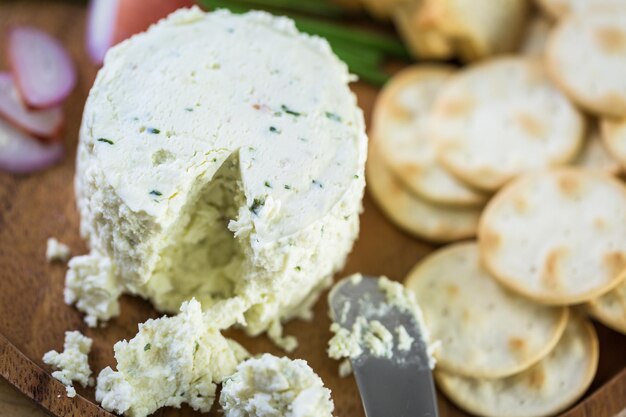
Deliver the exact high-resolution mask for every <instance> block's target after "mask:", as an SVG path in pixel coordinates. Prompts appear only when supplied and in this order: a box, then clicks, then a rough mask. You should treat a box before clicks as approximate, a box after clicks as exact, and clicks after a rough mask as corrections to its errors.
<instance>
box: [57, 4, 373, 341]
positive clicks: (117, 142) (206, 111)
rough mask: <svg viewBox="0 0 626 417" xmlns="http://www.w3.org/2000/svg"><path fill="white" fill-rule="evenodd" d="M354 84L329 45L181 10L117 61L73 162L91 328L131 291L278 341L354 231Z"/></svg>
mask: <svg viewBox="0 0 626 417" xmlns="http://www.w3.org/2000/svg"><path fill="white" fill-rule="evenodd" d="M351 80H352V78H351V76H350V75H349V73H348V71H347V67H346V66H345V65H344V64H343V63H342V62H340V61H339V60H338V59H337V58H336V57H335V55H334V54H333V53H332V51H331V49H330V47H329V45H328V43H327V42H326V41H325V40H322V39H320V38H317V37H311V36H308V35H304V34H301V33H299V32H298V31H297V30H296V28H295V26H294V24H293V22H292V21H291V20H289V19H287V18H283V17H273V16H271V15H269V14H266V13H262V12H250V13H246V14H243V15H233V14H230V13H228V12H226V11H216V12H212V13H203V12H201V11H200V10H199V9H198V8H192V9H189V10H180V11H178V12H175V13H174V14H172V15H171V16H169V17H168V18H166V19H165V20H163V21H161V22H160V23H158V24H156V25H154V26H152V27H151V28H150V29H149V30H148V31H147V32H146V33H142V34H139V35H137V36H134V37H132V38H131V39H129V40H127V41H125V42H122V43H121V44H119V45H118V46H116V47H114V48H112V49H111V50H110V51H109V53H108V54H107V57H106V59H105V65H104V67H103V68H102V70H100V72H99V74H98V77H97V79H96V82H95V84H94V86H93V88H92V90H91V92H90V95H89V99H88V101H87V104H86V107H85V112H84V116H83V123H82V128H81V133H80V143H79V148H78V156H77V172H76V179H75V182H76V195H77V203H78V207H79V211H80V214H81V232H82V234H83V236H85V237H86V238H87V239H88V244H89V246H90V248H91V251H92V252H91V254H90V255H89V256H91V257H92V258H91V259H90V260H89V264H90V265H89V267H86V266H85V265H84V263H85V261H86V260H84V261H82V262H75V263H71V264H70V271H69V272H68V276H67V287H68V291H67V293H66V300H67V301H68V302H70V303H76V306H77V307H78V308H79V309H80V310H82V311H84V312H86V313H87V318H88V320H90V323H91V324H93V322H94V321H95V320H96V319H98V320H106V319H108V318H110V317H112V316H114V315H116V314H117V307H116V305H117V301H116V300H117V298H118V296H119V294H120V293H122V292H129V293H133V294H138V295H140V296H142V297H145V298H148V299H150V300H151V301H152V302H153V304H154V305H155V306H156V307H157V308H158V309H159V310H162V311H167V312H175V311H176V310H177V309H178V308H179V306H180V304H181V303H182V302H183V301H185V300H188V299H190V298H191V297H195V298H196V299H197V300H198V301H199V302H201V304H202V307H203V309H205V310H206V309H210V310H212V311H215V312H221V314H222V319H223V322H222V323H221V325H222V326H223V327H228V326H230V325H232V324H233V323H234V322H239V323H240V324H242V325H245V327H246V331H247V332H248V333H250V334H258V333H260V332H263V331H266V330H268V329H270V328H273V329H275V331H274V332H273V338H274V339H277V340H278V339H280V321H284V320H288V319H290V318H292V317H300V316H306V315H308V314H310V312H309V311H310V306H311V305H312V303H313V302H314V301H315V300H316V299H317V296H318V295H319V293H320V291H321V290H322V289H323V288H324V287H326V286H327V285H329V283H330V277H331V276H332V274H333V273H334V272H335V271H337V270H338V269H339V268H341V267H342V266H343V264H344V262H345V259H346V256H347V254H348V252H349V251H350V250H351V248H352V244H353V242H354V240H355V238H356V236H357V234H358V228H359V223H358V215H359V213H360V211H361V199H362V195H363V188H364V185H365V182H364V175H363V170H364V164H365V158H366V153H367V149H366V148H367V137H366V135H365V130H364V121H363V115H362V112H361V110H360V109H359V108H358V107H357V105H356V99H355V97H354V95H353V94H352V93H351V92H350V89H349V88H348V82H349V81H351ZM98 266H101V267H103V268H104V269H105V271H103V272H98V271H97V267H98ZM96 277H97V279H96ZM94 292H95V293H97V294H94ZM106 297H108V298H109V299H108V300H106V299H105V298H106ZM225 311H227V312H228V315H226V314H225V313H223V312H225ZM216 314H217V313H216ZM281 341H282V342H284V344H285V346H286V347H288V348H293V347H294V343H293V340H281Z"/></svg>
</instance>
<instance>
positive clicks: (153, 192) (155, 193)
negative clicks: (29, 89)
mask: <svg viewBox="0 0 626 417" xmlns="http://www.w3.org/2000/svg"><path fill="white" fill-rule="evenodd" d="M150 195H156V196H157V197H160V196H162V195H163V193H162V192H161V191H157V190H152V191H150Z"/></svg>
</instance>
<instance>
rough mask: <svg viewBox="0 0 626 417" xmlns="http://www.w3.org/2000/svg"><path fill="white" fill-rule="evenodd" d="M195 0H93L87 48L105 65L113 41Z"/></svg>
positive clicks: (92, 55)
mask: <svg viewBox="0 0 626 417" xmlns="http://www.w3.org/2000/svg"><path fill="white" fill-rule="evenodd" d="M194 4H195V2H194V1H193V0H90V2H89V14H88V16H87V52H88V54H89V57H90V58H91V60H92V61H93V63H94V64H97V65H101V64H102V62H103V61H104V56H105V55H106V52H107V50H108V49H109V48H110V47H112V46H113V45H115V44H117V43H119V42H121V41H123V40H125V39H127V38H130V37H131V36H132V35H134V34H136V33H139V32H143V31H145V30H146V29H148V28H149V27H150V25H151V24H153V23H156V22H158V21H159V20H160V19H162V18H164V17H166V16H167V15H169V14H170V13H172V12H173V11H175V10H178V9H180V8H181V7H191V6H193V5H194Z"/></svg>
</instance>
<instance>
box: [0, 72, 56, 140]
mask: <svg viewBox="0 0 626 417" xmlns="http://www.w3.org/2000/svg"><path fill="white" fill-rule="evenodd" d="M0 115H1V116H3V117H4V118H5V119H7V120H8V121H10V122H11V123H13V124H14V125H16V126H17V127H19V128H20V129H24V130H25V131H27V132H28V133H30V134H32V135H35V136H37V137H38V138H41V139H45V140H54V139H58V138H59V136H60V133H61V129H62V128H63V110H62V109H61V107H51V108H50V109H46V110H29V109H28V108H26V106H25V105H24V103H23V102H22V101H21V100H20V97H19V92H18V91H17V87H16V86H15V84H14V82H13V77H12V76H11V74H10V73H8V72H0Z"/></svg>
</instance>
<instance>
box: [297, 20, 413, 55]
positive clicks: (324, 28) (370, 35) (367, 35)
mask: <svg viewBox="0 0 626 417" xmlns="http://www.w3.org/2000/svg"><path fill="white" fill-rule="evenodd" d="M294 20H295V22H296V26H297V27H298V29H300V30H301V31H303V32H307V33H311V34H314V35H319V36H323V37H327V38H328V37H330V38H335V39H342V40H344V41H350V42H351V43H354V44H355V46H356V45H359V46H364V47H368V48H374V49H378V50H380V51H381V52H385V53H387V54H389V55H391V56H395V57H397V58H405V59H410V54H409V51H408V50H407V49H406V48H405V47H404V45H403V44H402V42H400V41H399V40H398V39H395V38H394V37H392V36H388V35H383V34H381V33H376V32H373V31H371V30H366V29H359V28H355V27H345V26H342V25H339V24H336V23H330V22H325V21H322V20H319V19H312V18H306V17H297V18H295V19H294Z"/></svg>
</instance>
